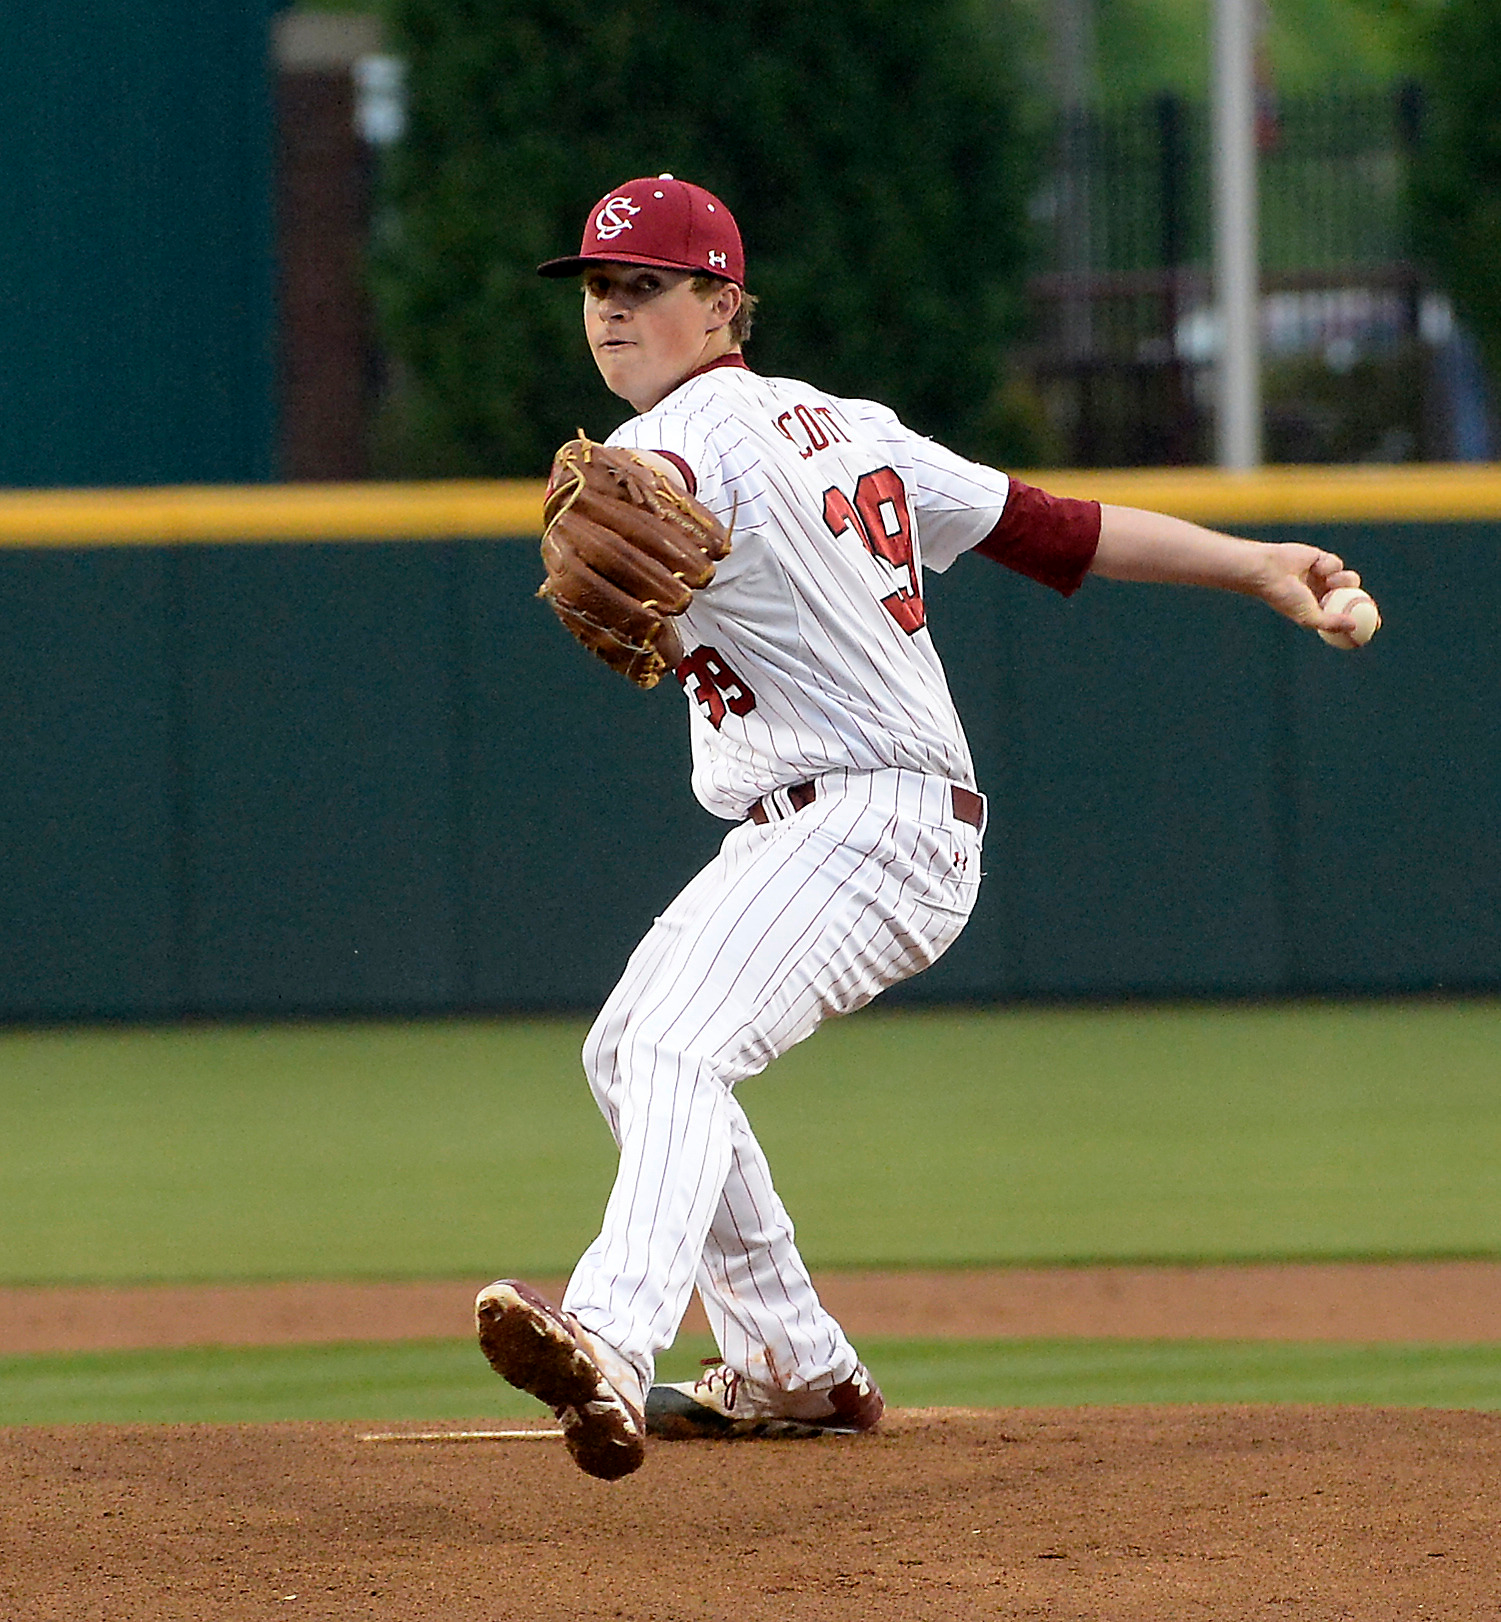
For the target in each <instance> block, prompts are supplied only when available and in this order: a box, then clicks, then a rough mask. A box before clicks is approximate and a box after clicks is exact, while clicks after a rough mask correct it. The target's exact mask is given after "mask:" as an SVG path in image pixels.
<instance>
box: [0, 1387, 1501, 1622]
mask: <svg viewBox="0 0 1501 1622" xmlns="http://www.w3.org/2000/svg"><path fill="white" fill-rule="evenodd" d="M474 1424H475V1426H483V1425H484V1424H485V1422H484V1421H482V1420H477V1421H475V1422H474ZM417 1428H418V1427H416V1426H413V1427H410V1429H413V1430H415V1429H417ZM455 1428H459V1427H455ZM361 1432H362V1427H358V1426H352V1425H271V1426H181V1427H179V1426H165V1427H100V1426H78V1427H69V1428H59V1429H51V1430H39V1429H32V1430H28V1429H18V1430H9V1431H0V1497H3V1502H4V1503H5V1505H6V1513H5V1515H4V1517H3V1519H0V1615H3V1616H4V1617H6V1618H10V1617H15V1618H18V1619H19V1618H25V1619H27V1622H45V1619H51V1618H63V1617H66V1618H67V1619H68V1622H95V1619H98V1622H104V1619H105V1618H108V1619H109V1622H137V1619H140V1622H146V1619H149V1622H202V1619H203V1618H205V1617H213V1618H215V1619H223V1622H238V1619H240V1618H252V1617H253V1618H258V1619H259V1618H265V1617H268V1616H285V1617H304V1618H320V1619H322V1618H327V1619H334V1618H338V1619H340V1622H343V1619H346V1618H360V1617H379V1618H385V1619H392V1618H401V1619H423V1622H425V1619H429V1618H431V1619H434V1622H437V1619H442V1622H533V1619H535V1622H544V1619H545V1622H557V1619H559V1618H563V1617H568V1618H584V1619H590V1622H593V1619H600V1622H605V1619H609V1622H773V1619H775V1622H804V1619H814V1618H818V1619H823V1618H830V1617H839V1618H845V1617H848V1618H854V1619H858V1622H898V1619H901V1622H908V1619H912V1618H924V1619H928V1618H931V1619H934V1622H937V1619H940V1618H942V1619H944V1622H950V1619H955V1618H960V1619H963V1618H970V1617H1018V1618H1021V1617H1047V1618H1050V1619H1075V1618H1077V1619H1080V1622H1083V1619H1085V1618H1088V1619H1090V1622H1098V1619H1100V1618H1108V1619H1110V1622H1138V1619H1139V1622H1164V1619H1173V1618H1179V1617H1182V1618H1190V1617H1191V1618H1231V1617H1233V1618H1242V1617H1296V1618H1298V1619H1299V1622H1309V1619H1324V1618H1335V1617H1352V1618H1353V1617H1358V1618H1361V1619H1362V1622H1412V1618H1414V1617H1418V1616H1423V1617H1427V1618H1440V1617H1441V1618H1470V1617H1482V1616H1483V1617H1487V1618H1490V1617H1494V1615H1495V1612H1496V1596H1497V1594H1498V1593H1501V1545H1498V1543H1497V1540H1496V1538H1495V1535H1494V1522H1495V1482H1496V1481H1497V1480H1498V1479H1501V1416H1497V1415H1491V1414H1480V1413H1445V1412H1435V1411H1432V1410H1399V1409H1368V1408H1366V1409H1309V1408H1237V1409H1218V1408H1156V1409H1141V1408H1138V1409H1125V1408H1121V1409H1069V1410H1035V1409H1032V1410H1023V1409H1018V1410H1003V1411H995V1412H983V1413H981V1412H969V1411H962V1410H953V1409H946V1410H907V1411H898V1412H897V1413H895V1414H893V1415H891V1416H889V1417H888V1420H887V1423H886V1424H885V1425H884V1427H883V1429H882V1430H881V1432H879V1433H878V1434H876V1435H874V1436H870V1437H860V1438H850V1439H840V1440H826V1441H819V1442H781V1443H766V1442H761V1443H756V1442H742V1443H702V1442H700V1443H693V1442H687V1443H676V1444H657V1445H656V1446H654V1447H653V1448H652V1450H651V1453H650V1455H649V1457H648V1459H647V1463H646V1466H645V1468H644V1469H643V1470H641V1471H640V1472H639V1473H638V1474H637V1475H635V1476H632V1477H629V1478H628V1479H627V1480H625V1481H623V1482H619V1483H614V1484H610V1485H606V1484H604V1483H601V1482H595V1481H591V1480H589V1479H588V1478H587V1477H584V1476H582V1475H580V1474H579V1473H578V1472H577V1471H576V1470H575V1469H574V1468H573V1466H572V1465H571V1464H570V1462H569V1461H568V1458H567V1456H566V1454H565V1453H564V1452H563V1450H562V1446H561V1444H560V1443H558V1442H556V1441H552V1440H523V1441H505V1442H469V1443H465V1442H444V1443H395V1444H392V1443H378V1442H377V1443H371V1442H364V1441H361V1440H360V1436H361Z"/></svg>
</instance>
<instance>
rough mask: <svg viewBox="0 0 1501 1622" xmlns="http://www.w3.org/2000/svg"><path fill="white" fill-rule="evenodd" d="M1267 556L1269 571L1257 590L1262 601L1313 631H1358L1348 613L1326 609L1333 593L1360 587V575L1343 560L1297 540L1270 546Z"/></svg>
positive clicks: (1295, 622) (1267, 569)
mask: <svg viewBox="0 0 1501 1622" xmlns="http://www.w3.org/2000/svg"><path fill="white" fill-rule="evenodd" d="M1266 557H1267V562H1266V570H1265V573H1264V574H1263V576H1262V578H1261V580H1260V581H1259V583H1258V587H1257V595H1258V596H1259V597H1260V598H1261V599H1262V601H1263V602H1265V603H1268V604H1270V605H1271V607H1273V608H1275V609H1276V610H1277V612H1278V613H1279V614H1285V615H1286V616H1287V617H1288V619H1290V620H1292V621H1293V623H1294V624H1295V625H1302V626H1306V627H1307V629H1308V630H1310V631H1353V630H1354V629H1355V622H1354V620H1352V619H1351V618H1350V616H1349V615H1348V614H1336V613H1334V612H1332V611H1331V610H1329V609H1326V608H1325V607H1324V606H1323V602H1324V599H1325V598H1326V597H1327V596H1328V595H1329V593H1330V592H1331V591H1338V590H1339V588H1340V587H1341V586H1358V585H1359V584H1360V576H1359V575H1358V574H1356V572H1355V571H1354V570H1353V569H1347V568H1346V567H1345V565H1344V560H1343V559H1342V558H1340V557H1338V556H1337V555H1336V554H1335V553H1333V552H1324V551H1321V550H1320V549H1319V548H1318V547H1316V546H1303V545H1301V544H1299V543H1298V542H1296V541H1288V542H1284V543H1283V544H1281V545H1269V546H1268V547H1267V548H1266Z"/></svg>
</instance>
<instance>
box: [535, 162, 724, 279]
mask: <svg viewBox="0 0 1501 1622" xmlns="http://www.w3.org/2000/svg"><path fill="white" fill-rule="evenodd" d="M589 265H659V266H661V267H662V268H663V269H664V270H698V271H703V272H705V273H706V274H707V275H710V276H722V277H723V278H724V279H725V280H726V281H727V282H734V283H735V285H736V286H737V287H744V286H745V249H744V248H742V247H741V245H740V228H739V227H738V226H737V225H736V224H735V216H734V215H733V214H731V213H730V211H729V209H727V208H726V207H725V206H724V204H723V203H721V202H720V200H719V199H718V198H717V197H716V196H715V195H714V194H713V192H707V191H705V190H704V188H703V187H702V186H691V185H689V183H688V182H687V181H686V180H677V179H674V177H673V176H672V175H654V176H650V177H648V178H647V179H644V180H628V181H626V183H625V184H624V185H623V186H617V187H616V188H615V189H614V191H610V192H606V193H605V195H604V196H603V197H601V198H600V200H599V201H598V202H597V203H596V204H595V205H594V207H593V208H592V209H591V210H590V211H589V218H588V220H587V222H586V223H585V225H584V240H583V244H582V245H581V246H580V248H579V251H578V252H577V253H576V254H572V255H570V256H569V257H568V258H566V259H549V260H548V261H547V263H546V264H545V265H538V266H537V274H538V275H539V276H576V275H577V274H578V273H579V272H580V271H581V270H583V269H585V268H586V267H587V266H589Z"/></svg>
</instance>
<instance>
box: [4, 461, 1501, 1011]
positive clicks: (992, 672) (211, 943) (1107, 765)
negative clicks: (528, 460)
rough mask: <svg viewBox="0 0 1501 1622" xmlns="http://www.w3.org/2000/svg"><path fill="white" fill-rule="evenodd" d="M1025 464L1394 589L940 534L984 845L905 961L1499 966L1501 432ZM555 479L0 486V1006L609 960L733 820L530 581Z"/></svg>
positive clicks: (1213, 972)
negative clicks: (1023, 570) (1372, 445)
mask: <svg viewBox="0 0 1501 1622" xmlns="http://www.w3.org/2000/svg"><path fill="white" fill-rule="evenodd" d="M1035 477H1036V478H1037V480H1038V481H1039V482H1042V483H1045V484H1048V485H1050V486H1051V487H1052V488H1055V489H1059V490H1067V491H1069V492H1072V493H1091V494H1098V495H1101V496H1103V497H1105V498H1106V499H1109V500H1115V501H1125V502H1131V503H1134V504H1138V505H1149V506H1154V507H1160V508H1163V509H1165V510H1171V511H1177V512H1182V513H1184V514H1185V515H1187V516H1193V517H1200V518H1202V519H1204V520H1205V521H1207V522H1211V523H1215V524H1217V525H1219V526H1221V527H1225V528H1234V529H1236V530H1238V531H1239V532H1241V533H1249V534H1254V535H1259V536H1265V537H1266V538H1268V539H1291V538H1297V539H1302V540H1307V541H1310V542H1313V543H1315V544H1318V545H1322V546H1328V547H1331V548H1334V549H1336V550H1339V551H1341V552H1342V553H1343V554H1344V555H1345V556H1346V558H1347V559H1348V560H1349V561H1350V562H1351V563H1352V564H1353V565H1354V566H1356V567H1358V568H1359V569H1361V571H1362V572H1363V574H1364V575H1365V577H1366V580H1367V582H1368V584H1369V585H1370V586H1371V588H1372V590H1373V592H1374V593H1375V595H1376V596H1377V598H1378V599H1379V600H1380V602H1381V604H1382V608H1383V612H1384V614H1385V618H1386V626H1385V629H1384V630H1383V631H1382V633H1381V635H1380V636H1379V637H1378V639H1377V641H1376V642H1375V643H1373V644H1372V646H1371V647H1370V648H1369V649H1367V650H1364V651H1362V652H1360V653H1357V654H1342V653H1338V652H1335V651H1334V650H1331V649H1329V648H1326V647H1324V646H1323V645H1322V644H1321V643H1319V642H1318V641H1317V640H1316V639H1315V638H1313V637H1311V636H1309V635H1307V634H1306V633H1300V632H1297V631H1296V630H1295V629H1294V628H1293V627H1291V626H1289V625H1287V624H1285V623H1284V622H1282V621H1280V620H1278V619H1277V618H1276V617H1275V616H1274V615H1272V614H1270V613H1268V612H1267V611H1266V610H1265V609H1264V608H1261V607H1260V606H1259V605H1257V604H1255V603H1251V602H1247V601H1244V600H1241V599H1237V598H1230V597H1225V596H1223V595H1221V594H1217V593H1205V592H1194V591H1189V590H1186V589H1162V588H1152V587H1142V586H1125V585H1116V584H1112V583H1109V582H1102V581H1091V582H1090V583H1089V584H1088V585H1087V586H1086V588H1085V590H1084V591H1082V592H1081V593H1080V594H1079V595H1078V597H1076V598H1075V599H1073V600H1072V601H1071V602H1067V603H1065V602H1063V601H1061V600H1058V599H1056V598H1055V597H1054V596H1053V595H1052V594H1051V593H1048V592H1045V591H1043V590H1042V589H1041V588H1039V587H1036V586H1034V585H1033V584H1032V583H1031V582H1028V581H1025V580H1022V579H1020V578H1019V577H1016V576H1012V575H1009V574H1007V573H1005V572H1004V571H1002V570H999V569H996V568H994V567H992V566H990V565H989V564H987V563H985V562H983V561H981V560H974V559H969V560H964V561H962V562H961V563H960V564H959V565H957V566H956V567H955V568H954V570H952V571H951V572H950V574H949V575H948V576H946V577H938V576H930V577H929V578H928V583H927V591H928V594H929V602H930V621H931V624H932V626H933V631H934V635H935V637H936V638H937V640H938V644H939V647H940V650H941V651H942V653H943V656H944V658H945V662H946V664H947V666H948V669H949V673H950V677H951V680H952V683H953V686H954V690H955V696H956V698H957V700H958V703H959V707H960V710H961V713H962V714H963V715H964V717H965V721H966V724H967V726H968V729H969V733H970V738H971V741H972V744H973V746H974V750H975V755H976V760H977V766H978V769H979V774H980V781H981V785H982V787H984V788H985V789H987V790H988V791H989V793H990V795H991V804H992V827H991V833H990V837H989V839H988V842H987V862H986V865H987V871H988V882H987V883H986V885H985V887H984V891H983V894H982V899H981V903H980V906H979V909H978V911H977V913H976V916H975V919H974V921H973V922H972V924H971V926H970V928H969V930H968V931H967V932H966V934H965V936H964V937H963V938H962V939H961V941H960V942H959V944H958V945H957V946H956V947H955V948H954V949H953V951H952V952H951V953H950V954H949V956H948V958H947V959H945V960H944V962H942V963H941V964H939V965H938V966H937V967H936V968H935V969H934V970H932V971H931V972H930V973H929V974H928V975H926V976H924V977H923V978H922V979H921V980H919V981H918V982H916V983H915V984H914V985H913V986H912V987H910V988H906V989H905V990H904V991H903V992H901V993H897V994H896V995H898V996H906V997H909V998H916V999H923V998H926V999H959V998H965V999H971V998H978V999H991V998H1028V997H1092V996H1099V995H1107V996H1118V995H1145V996H1177V995H1197V994H1214V995H1224V994H1228V995H1234V996H1248V995H1249V996H1255V995H1265V994H1279V993H1351V992H1381V991H1388V990H1402V991H1415V990H1430V989H1440V988H1442V989H1446V990H1461V989H1492V990H1494V989H1497V988H1501V794H1498V790H1501V747H1498V740H1501V719H1498V688H1501V651H1498V650H1497V648H1496V646H1495V642H1494V638H1495V632H1496V628H1497V625H1498V621H1501V470H1491V469H1485V470H1479V471H1476V470H1454V469H1422V470H1412V471H1410V472H1406V473H1399V472H1389V473H1376V472H1372V471H1370V470H1330V471H1328V472H1319V471H1316V470H1291V471H1289V472H1286V473H1272V474H1266V475H1260V476H1254V477H1244V476H1243V477H1236V476H1226V475H1219V474H1213V473H1207V472H1191V473H1185V474H1165V473H1164V474H1158V473H1147V474H1110V475H1104V474H1083V473H1070V474H1066V475H1065V474H1055V475H1047V474H1041V475H1035ZM539 500H540V487H539V486H535V485H496V484H443V485H433V486H401V487H381V486H362V487H352V488H349V489H340V488H337V487H319V488H309V489H305V490H277V489H269V488H255V489H244V490H208V491H191V490H168V491H128V492H106V491H96V492H72V493H57V492H29V493H19V494H16V495H12V496H6V497H0V602H3V604H4V609H3V615H4V635H3V638H0V683H3V689H0V690H3V694H4V698H3V704H4V710H3V713H4V725H5V739H6V759H7V770H6V773H5V776H4V780H3V783H0V825H3V837H4V846H3V854H0V1018H5V1019H9V1020H13V1021H14V1020H38V1019H41V1020H50V1019H73V1018H84V1019H88V1018H95V1017H127V1018H137V1017H146V1018H151V1017H170V1016H177V1015H203V1016H213V1015H225V1014H256V1015H259V1014H272V1015H303V1014H323V1013H349V1014H373V1013H388V1012H399V1013H405V1012H414V1011H415V1012H442V1011H449V1010H467V1009H494V1010H500V1011H504V1010H512V1009H535V1008H553V1007H580V1006H587V1005H590V1004H592V1003H595V1002H597V1001H598V1000H599V999H600V997H601V996H602V995H603V994H604V992H605V991H606V990H607V989H608V987H609V984H610V983H611V981H612V979H613V977H614V975H615V974H616V973H617V972H618V971H619V969H620V967H621V965H622V964H623V962H624V959H625V956H626V954H627V953H628V951H629V949H630V947H631V945H632V944H633V942H634V941H635V939H636V938H637V937H638V936H639V934H640V933H641V931H642V930H643V929H644V928H645V927H646V926H647V925H648V924H649V923H650V921H651V918H652V915H653V913H654V912H655V911H657V910H659V909H660V906H661V905H662V904H663V902H664V901H665V900H666V899H667V898H668V897H669V896H670V895H671V894H672V893H673V890H674V888H675V887H676V886H677V885H678V884H679V883H680V882H681V881H682V880H684V879H686V878H687V877H688V876H689V875H690V874H691V873H692V871H693V870H694V868H695V866H696V865H697V864H698V863H699V862H700V861H701V860H702V859H703V858H705V857H706V856H707V855H708V854H709V853H710V852H711V851H712V850H713V849H714V847H715V844H716V843H717V840H718V838H719V836H720V834H721V833H722V831H723V824H720V823H718V822H716V821H715V820H714V819H712V818H710V817H708V816H707V815H706V814H705V813H703V812H702V811H700V810H699V809H698V808H697V806H696V805H695V804H694V802H693V801H692V799H691V797H690V796H689V794H688V790H687V785H686V780H687V744H686V727H685V724H684V718H683V715H682V701H681V699H679V698H678V696H677V694H676V693H675V692H674V691H673V690H672V689H671V687H670V686H669V687H667V688H665V689H659V690H658V691H657V692H655V693H652V694H640V693H637V692H636V691H634V690H633V689H631V688H629V687H627V686H626V684H625V683H623V682H622V681H620V680H619V678H618V677H614V676H612V675H611V674H610V673H609V672H608V671H606V670H605V669H604V668H603V667H601V666H597V665H596V664H594V662H592V661H590V660H588V659H587V658H586V657H585V656H584V655H583V654H582V653H581V652H580V651H579V650H578V649H577V648H576V647H575V646H574V644H573V643H572V642H571V641H570V640H569V639H568V638H567V637H565V636H564V635H563V634H562V633H561V632H560V631H559V630H558V628H557V626H556V624H555V623H554V621H553V619H552V616H551V615H550V614H549V613H548V612H547V611H546V609H545V608H544V607H542V606H541V605H540V604H538V603H536V602H535V601H534V600H533V595H532V594H533V591H534V589H535V585H536V582H537V580H538V578H539V567H538V564H537V561H536V553H535V529H536V522H537V510H538V504H539ZM1300 516H1301V517H1303V518H1316V519H1317V520H1318V521H1317V522H1296V521H1294V520H1295V519H1297V518H1299V517H1300ZM417 537H421V539H417ZM506 537H511V538H506ZM272 541H278V542H280V543H281V544H276V545H272V544H267V543H269V542H272Z"/></svg>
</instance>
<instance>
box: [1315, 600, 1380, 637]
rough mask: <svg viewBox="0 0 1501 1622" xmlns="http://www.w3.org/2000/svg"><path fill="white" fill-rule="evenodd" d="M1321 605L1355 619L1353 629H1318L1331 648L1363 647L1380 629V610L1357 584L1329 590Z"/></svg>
mask: <svg viewBox="0 0 1501 1622" xmlns="http://www.w3.org/2000/svg"><path fill="white" fill-rule="evenodd" d="M1323 606H1324V607H1325V608H1328V609H1331V610H1332V611H1333V612H1334V613H1336V614H1348V615H1349V616H1350V617H1351V619H1353V620H1354V621H1355V629H1354V630H1353V631H1320V632H1319V636H1320V637H1321V638H1322V639H1323V640H1324V641H1325V642H1327V643H1328V644H1329V646H1330V647H1331V648H1363V647H1364V646H1365V645H1366V643H1367V642H1369V641H1370V640H1371V638H1372V637H1373V636H1375V634H1376V633H1377V631H1379V630H1380V629H1381V610H1380V609H1379V608H1377V607H1376V604H1375V602H1374V600H1373V599H1372V597H1371V594H1370V593H1369V592H1368V591H1362V590H1361V589H1360V587H1359V586H1341V587H1340V588H1339V590H1338V591H1331V592H1330V593H1329V595H1328V596H1327V597H1326V598H1325V599H1324V602H1323Z"/></svg>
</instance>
